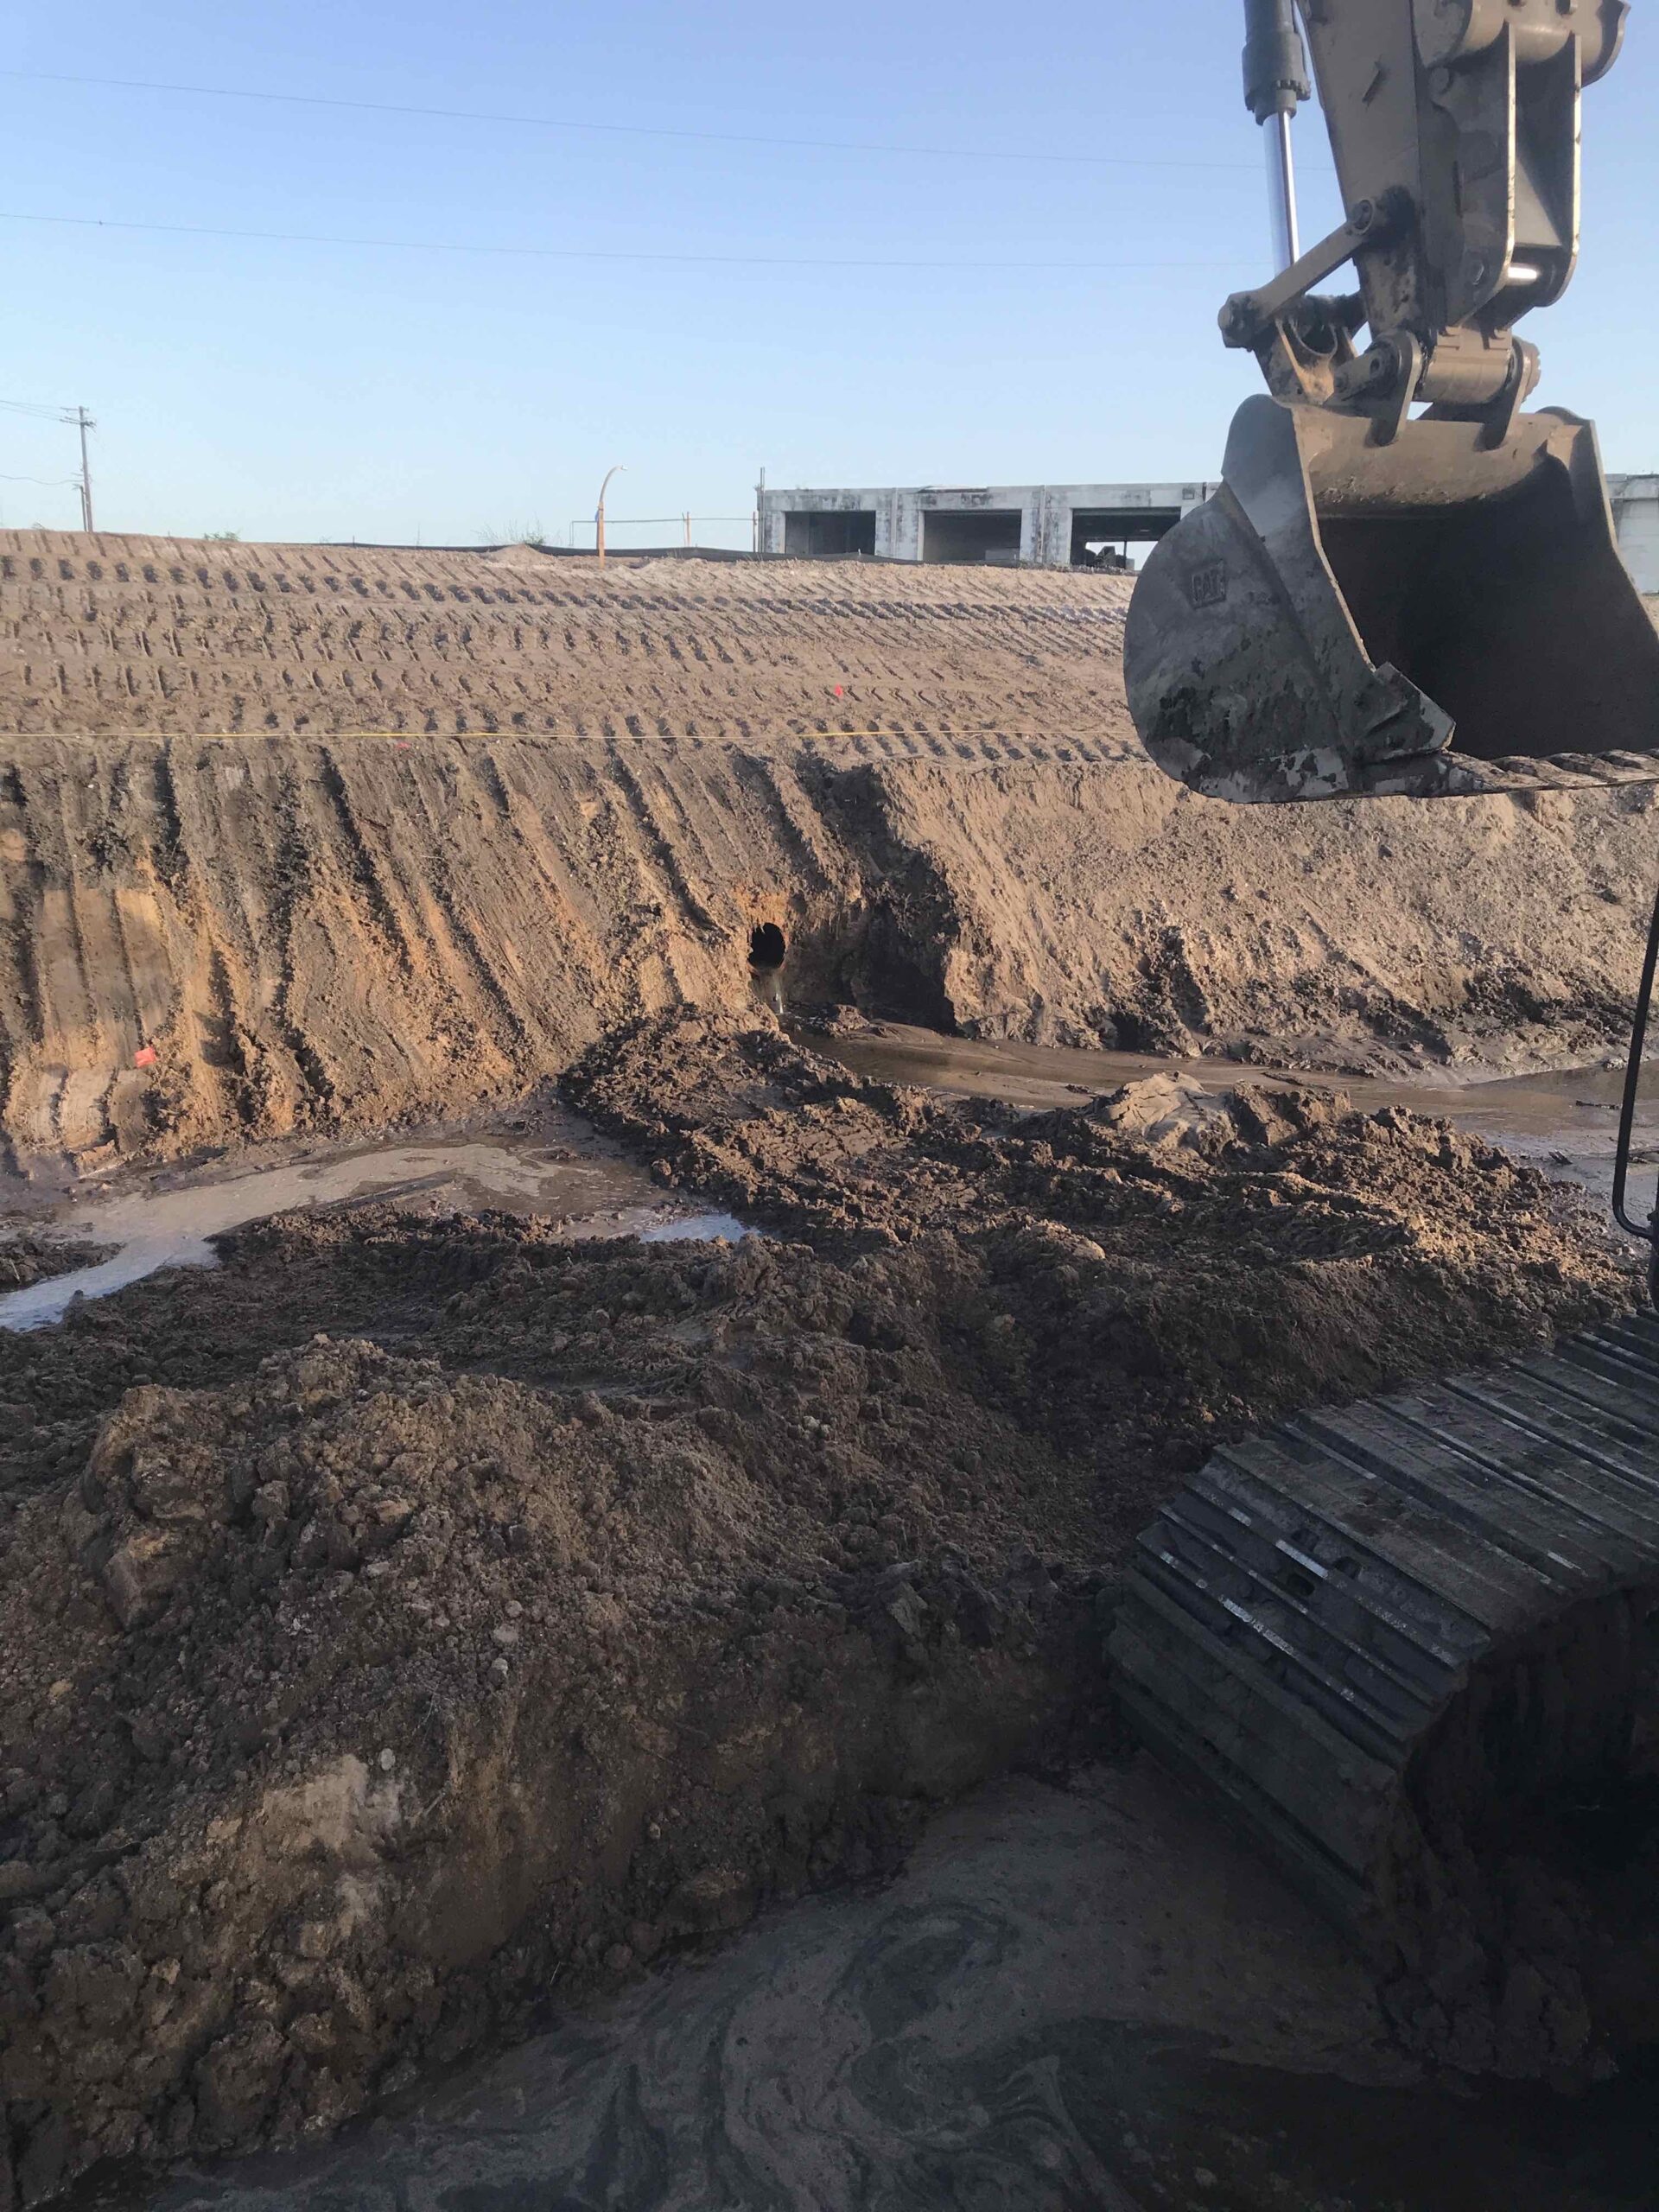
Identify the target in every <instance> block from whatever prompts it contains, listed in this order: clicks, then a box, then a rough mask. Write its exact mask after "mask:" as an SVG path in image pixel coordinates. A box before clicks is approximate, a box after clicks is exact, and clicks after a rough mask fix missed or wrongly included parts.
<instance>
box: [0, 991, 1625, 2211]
mask: <svg viewBox="0 0 1659 2212" xmlns="http://www.w3.org/2000/svg"><path fill="white" fill-rule="evenodd" d="M579 1088H580V1090H581V1092H582V1103H584V1104H585V1105H586V1106H587V1107H588V1109H589V1110H590V1111H593V1112H594V1113H595V1114H596V1115H598V1116H600V1117H601V1119H602V1120H605V1121H606V1122H607V1123H608V1125H609V1126H610V1127H611V1128H613V1129H615V1130H616V1131H618V1132H619V1133H620V1134H623V1135H625V1136H626V1139H627V1141H628V1142H629V1143H630V1144H631V1145H632V1147H635V1148H636V1149H637V1151H638V1152H639V1155H640V1156H641V1157H643V1158H644V1159H645V1160H649V1161H652V1162H654V1163H656V1165H657V1166H658V1173H659V1176H660V1177H661V1178H662V1179H664V1180H666V1181H671V1182H672V1183H674V1184H675V1185H676V1186H677V1187H678V1188H680V1189H682V1190H685V1191H692V1190H695V1191H696V1192H700V1193H701V1194H702V1195H704V1196H705V1197H707V1198H711V1199H718V1200H719V1201H721V1203H724V1204H728V1205H734V1207H735V1209H736V1211H739V1212H740V1213H741V1215H742V1217H744V1218H745V1219H752V1218H755V1217H757V1216H758V1217H760V1218H761V1219H763V1220H766V1221H769V1222H770V1223H771V1224H772V1228H773V1230H775V1231H779V1232H782V1234H780V1235H774V1236H772V1237H770V1238H766V1239H751V1240H749V1241H747V1242H746V1243H743V1244H742V1245H741V1246H737V1247H733V1246H729V1245H723V1244H699V1243H659V1244H651V1245H647V1244H644V1243H639V1242H638V1241H636V1240H622V1241H619V1242H616V1243H602V1244H601V1243H587V1244H571V1243H567V1242H564V1241H563V1240H562V1239H561V1238H560V1237H559V1236H557V1235H556V1234H555V1233H554V1231H553V1230H552V1228H551V1226H550V1224H538V1223H537V1222H535V1221H533V1220H531V1221H524V1220H518V1219H514V1218H511V1217H505V1216H492V1217H457V1218H452V1219H442V1220H432V1221H428V1220H413V1219H411V1218H410V1217H408V1216H406V1215H400V1214H398V1213H397V1212H395V1211H393V1210H391V1208H375V1207H370V1208H365V1209H363V1210H361V1211H353V1212H351V1213H348V1214H336V1215H327V1216H317V1217H287V1218H284V1219H278V1220H277V1221H274V1222H271V1223H269V1224H263V1225H260V1226H258V1227H256V1228H251V1229H249V1230H245V1231H242V1232H240V1233H238V1235H237V1236H235V1237H233V1238H231V1239H227V1240H226V1241H225V1242H224V1243H223V1244H222V1245H221V1248H220V1249H221V1258H222V1265H221V1267H220V1268H219V1270H218V1271H217V1272H216V1273H214V1274H212V1275H211V1276H208V1275H195V1276H188V1275H181V1276H178V1277H175V1278H172V1279H166V1278H159V1279H157V1280H156V1281H154V1282H152V1283H149V1284H145V1285H143V1286H139V1287H137V1289H135V1290H133V1291H131V1292H129V1293H126V1294H122V1295H120V1296H118V1297H117V1298H114V1299H112V1300H109V1301H106V1302H105V1303H104V1304H103V1305H101V1306H99V1307H96V1308H92V1309H89V1310H87V1311H86V1312H85V1313H77V1314H76V1315H75V1316H74V1317H73V1319H71V1320H70V1321H69V1322H68V1323H67V1324H66V1325H64V1326H63V1327H61V1328H60V1329H56V1330H53V1331H48V1332H43V1333H42V1335H41V1336H40V1337H38V1338H20V1339H17V1340H16V1342H15V1343H13V1344H9V1345H0V1399H3V1400H4V1401H5V1402H6V1403H7V1405H8V1408H9V1409H10V1417H9V1419H8V1421H7V1423H6V1427H5V1430H4V1440H3V1442H0V1458H3V1462H4V1466H5V1471H6V1473H7V1477H8V1485H7V1490H6V1497H7V1501H8V1503H7V1514H8V1517H7V1520H6V1522H5V1541H4V1544H3V1548H0V1631H3V1632H0V2052H3V2056H0V2100H3V2102H4V2105H5V2108H6V2126H7V2139H8V2141H9V2144H10V2154H11V2156H12V2158H13V2159H14V2162H15V2168H16V2179H17V2185H18V2188H19V2190H20V2191H21V2193H22V2196H23V2198H24V2199H25V2201H26V2202H43V2201H44V2200H45V2199H46V2197H47V2196H49V2195H50V2194H51V2193H52V2192H53V2191H54V2190H57V2189H58V2188H60V2186H61V2185H63V2184H64V2183H66V2182H67V2180H68V2179H69V2178H70V2177H73V2175H74V2174H75V2173H76V2172H77V2171H81V2170H84V2169H85V2168H86V2166H87V2165H88V2164H93V2163H95V2162H97V2161H98V2160H100V2159H104V2158H125V2157H134V2156H136V2157H137V2158H141V2159H145V2160H151V2161H157V2160H164V2159H166V2158H170V2157H175V2156H178V2155H182V2154H184V2153H187V2152H189V2153H193V2154H194V2153H208V2152H227V2151H232V2150H236V2149H241V2148H245V2147H249V2146H251V2145H255V2144H257V2143H264V2142H274V2141H283V2140H293V2139H298V2138H301V2137H303V2136H306V2135H308V2134H315V2133H325V2132H327V2130H329V2129H330V2128H332V2127H333V2126H335V2125H336V2124H337V2123H338V2122H339V2121H340V2120H342V2119H344V2118H345V2117H346V2116H347V2115H348V2114H350V2113H353V2112H355V2111H358V2110H359V2109H361V2108H362V2107H364V2106H365V2104H366V2103H368V2102H370V2101H372V2100H373V2099H375V2098H376V2097H378V2096H380V2095H383V2094H390V2093H391V2092H393V2091H395V2090H397V2089H398V2088H403V2087H406V2086H408V2085H409V2084H410V2082H413V2081H414V2080H416V2078H418V2077H419V2075H421V2073H422V2071H423V2069H428V2068H430V2067H432V2066H436V2065H442V2064H444V2063H448V2062H450V2061H452V2060H453V2059H454V2058H455V2057H456V2056H459V2055H460V2054H461V2052H463V2051H465V2050H468V2049H471V2048H474V2047H475V2046H477V2045H479V2044H481V2043H485V2042H487V2041H488V2040H490V2039H491V2038H493V2037H499V2036H502V2035H505V2034H511V2033H515V2032H517V2031H518V2030H520V2029H521V2028H522V2027H523V2026H524V2025H525V2024H526V2023H527V2022H528V2021H529V2020H530V2019H531V2018H532V2016H533V2014H534V2010H535V2007H536V2005H537V2003H538V2002H540V2001H542V2000H543V1999H545V1997H546V1996H547V1994H548V1993H549V1992H550V1990H554V1991H556V1993H558V1995H559V1997H560V1998H561V1999H563V1998H565V1997H567V1996H568V1997H580V1996H581V1995H582V1993H583V1992H585V1991H588V1990H591V1989H597V1988H601V1987H604V1986H609V1985H611V1984H613V1983H615V1982H617V1981H620V1980H624V1979H626V1977H627V1976H629V1975H631V1974H633V1973H635V1972H636V1971H638V1970H639V1968H640V1967H643V1966H644V1965H645V1964H646V1963H648V1962H649V1961H652V1960H654V1959H656V1958H658V1957H661V1956H663V1955H665V1954H666V1953H668V1952H670V1951H671V1950H672V1949H673V1948H675V1947H677V1946H680V1945H684V1944H687V1943H698V1942H706V1941H709V1940H712V1939H714V1938H715V1937H717V1936H720V1935H721V1933H722V1931H725V1930H728V1929H731V1928H732V1927H734V1926H735V1925H736V1924H738V1923H739V1922H741V1920H743V1919H744V1918H746V1917H747V1915H748V1914H749V1913H750V1912H751V1911H752V1910H753V1909H754V1907H755V1905H756V1904H758V1903H760V1901H762V1900H764V1899H765V1898H766V1897H772V1896H779V1895H784V1896H787V1895H791V1894H794V1893H796V1892H797V1891H799V1890H800V1889H802V1888H804V1887H810V1886H811V1885H815V1884H817V1883H819V1882H823V1881H827V1880H830V1879H834V1878H840V1877H841V1876H843V1875H844V1874H845V1873H847V1872H849V1871H850V1872H861V1871H871V1870H875V1869H880V1868H881V1867H884V1866H889V1865H891V1864H892V1863H893V1861H894V1859H895V1858H896V1857H897V1855H898V1854H899V1853H901V1851H902V1849H903V1847H904V1846H905V1843H906V1840H907V1839H908V1838H909V1837H910V1836H911V1835H912V1834H914V1832H915V1830H916V1828H917V1827H918V1825H919V1823H920V1822H921V1821H922V1820H923V1819H924V1818H925V1816H926V1815H927V1814H928V1812H929V1811H930V1810H931V1808H933V1807H935V1806H937V1805H938V1804H940V1803H942V1802H945V1801H946V1800H948V1799H949V1798H950V1797H951V1796H955V1795H957V1793H959V1792H960V1791H961V1790H962V1789H965V1788H966V1787H968V1786H969V1784H971V1783H974V1782H976V1781H977V1780H979V1779H980V1778H982V1777H984V1776H986V1775H988V1774H990V1773H993V1772H995V1771H997V1770H1001V1769H1005V1768H1007V1767H1008V1766H1009V1765H1012V1764H1019V1763H1020V1762H1026V1763H1033V1762H1034V1763H1038V1764H1044V1765H1047V1764H1061V1763H1064V1762H1065V1761H1066V1760H1067V1759H1068V1758H1071V1757H1072V1756H1074V1755H1075V1754H1076V1752H1077V1751H1078V1749H1079V1748H1080V1747H1082V1748H1096V1749H1097V1748H1098V1747H1099V1745H1100V1742H1101V1737H1102V1731H1103V1730H1104V1731H1106V1732H1107V1740H1108V1741H1111V1740H1115V1738H1113V1737H1112V1735H1111V1731H1112V1728H1113V1726H1114V1724H1113V1723H1111V1721H1110V1720H1109V1718H1108V1717H1107V1715H1108V1701H1107V1699H1106V1696H1105V1684H1104V1662H1103V1635H1104V1631H1105V1628H1106V1626H1107V1624H1108V1618H1109V1611H1110V1607H1111V1602H1112V1590H1113V1586H1114V1573H1115V1568H1116V1562H1117V1561H1119V1560H1121V1559H1122V1556H1123V1554H1124V1550H1125V1548H1126V1547H1127V1545H1128V1542H1129V1541H1131V1540H1132V1538H1133V1536H1134V1534H1135V1531H1136V1530H1137V1529H1139V1528H1140V1527H1141V1525H1142V1524H1143V1523H1144V1522H1145V1520H1146V1519H1147V1517H1148V1516H1149V1512H1150V1510H1151V1508H1152V1506H1153V1505H1154V1503H1157V1502H1158V1501H1160V1499H1161V1498H1162V1497H1166V1496H1167V1495H1168V1494H1169V1492H1170V1491H1172V1490H1173V1488H1175V1487H1176V1486H1178V1485H1179V1482H1180V1480H1181V1479H1182V1477H1183V1475H1184V1473H1185V1471H1186V1470H1187V1469H1188V1468H1190V1467H1191V1466H1192V1465H1195V1464H1196V1463H1197V1461H1198V1459H1200V1458H1201V1457H1202V1456H1203V1454H1204V1452H1205V1451H1206V1450H1207V1448H1208V1446H1209V1445H1210V1443H1211V1441H1212V1440H1214V1439H1215V1438H1216V1437H1217V1436H1218V1435H1221V1434H1226V1433H1236V1431H1237V1430H1239V1429H1241V1428H1242V1427H1248V1426H1250V1425H1253V1424H1254V1423H1255V1422H1258V1421H1262V1420H1264V1419H1267V1418H1270V1417H1271V1416H1272V1415H1274V1414H1276V1413H1278V1412H1280V1411H1282V1410H1284V1409H1285V1408H1287V1406H1288V1405H1290V1404H1293V1403H1298V1402H1307V1401H1309V1400H1311V1399H1313V1398H1315V1397H1329V1396H1332V1395H1344V1394H1346V1395H1354V1394H1356V1393H1357V1392H1359V1391H1362V1390H1365V1389H1373V1388H1376V1387H1377V1386H1378V1385H1379V1383H1383V1382H1386V1381H1388V1380H1391V1379H1394V1378H1395V1377H1396V1376H1399V1375H1400V1374H1402V1373H1405V1372H1410V1371H1418V1370H1428V1369H1433V1368H1435V1367H1445V1366H1448V1365H1451V1364H1453V1363H1464V1362H1466V1361H1467V1360H1469V1359H1470V1358H1471V1357H1477V1356H1478V1355H1479V1354H1480V1353H1481V1352H1483V1351H1487V1350H1489V1349H1491V1348H1493V1347H1495V1346H1501V1345H1504V1344H1512V1343H1514V1344H1518V1343H1524V1342H1530V1341H1533V1340H1535V1338H1537V1337H1538V1336H1539V1335H1541V1334H1542V1333H1546V1332H1548V1330H1549V1329H1550V1328H1551V1327H1553V1326H1567V1325H1576V1324H1577V1323H1578V1322H1579V1321H1580V1320H1581V1319H1585V1318H1586V1317H1587V1316H1589V1315H1590V1314H1592V1313H1598V1312H1605V1311H1611V1310H1614V1309H1615V1308H1616V1307H1617V1306H1618V1305H1619V1304H1620V1303H1621V1302H1622V1301H1623V1300H1624V1299H1625V1297H1626V1295H1627V1282H1628V1278H1627V1274H1626V1272H1625V1271H1624V1267H1623V1263H1622V1262H1620V1261H1619V1260H1618V1257H1617V1256H1616V1255H1614V1254H1613V1253H1612V1252H1611V1249H1609V1247H1608V1246H1607V1244H1606V1243H1605V1239H1602V1238H1601V1237H1599V1236H1598V1235H1596V1234H1594V1233H1592V1230H1591V1229H1590V1228H1589V1226H1588V1225H1587V1224H1586V1220H1585V1219H1584V1218H1583V1217H1581V1216H1580V1215H1578V1214H1575V1213H1573V1211H1571V1210H1570V1209H1567V1208H1565V1207H1564V1206H1563V1205H1562V1204H1561V1202H1560V1198H1559V1196H1558V1194H1557V1193H1555V1192H1554V1191H1552V1189H1551V1187H1550V1186H1549V1185H1548V1184H1546V1183H1545V1182H1544V1181H1543V1180H1542V1179H1541V1177H1539V1176H1537V1175H1536V1174H1535V1173H1531V1172H1529V1171H1525V1170H1518V1169H1516V1168H1515V1167H1514V1166H1512V1165H1511V1164H1510V1162H1508V1161H1507V1160H1504V1159H1503V1155H1502V1154H1497V1153H1496V1152H1494V1151H1492V1150H1491V1148H1490V1147H1480V1146H1478V1145H1473V1144H1471V1143H1469V1142H1468V1141H1465V1140H1463V1139H1461V1138H1459V1137H1458V1136H1457V1135H1456V1133H1455V1132H1452V1131H1450V1130H1447V1129H1446V1128H1443V1127H1441V1126H1440V1125H1436V1124H1433V1123H1426V1122H1420V1121H1417V1120H1415V1119H1414V1118H1413V1117H1412V1116H1408V1115H1402V1114H1398V1113H1394V1114H1389V1113H1383V1114H1381V1115H1377V1116H1362V1115H1356V1114H1354V1113H1352V1112H1351V1111H1350V1110H1349V1109H1346V1108H1345V1107H1344V1106H1343V1105H1341V1104H1340V1103H1334V1104H1333V1103H1330V1102H1325V1103H1319V1102H1313V1101H1310V1100H1308V1099H1306V1098H1305V1097H1301V1096H1300V1095H1298V1094H1295V1093H1292V1092H1283V1093H1281V1092H1275V1091H1270V1090H1266V1089H1246V1090H1239V1091H1237V1092H1236V1093H1234V1094H1232V1095H1231V1096H1229V1097H1226V1098H1224V1099H1223V1100H1221V1101H1216V1100H1207V1101H1203V1102H1199V1101H1198V1100H1195V1099H1194V1098H1192V1097H1189V1096H1186V1095H1185V1091H1184V1090H1183V1089H1182V1087H1181V1086H1180V1085H1179V1084H1174V1083H1168V1082H1166V1083H1165V1084H1161V1085H1153V1086H1147V1085H1141V1086H1131V1087H1130V1088H1129V1089H1128V1090H1126V1091H1124V1092H1121V1093H1118V1094H1115V1095H1113V1096H1107V1097H1103V1098H1100V1099H1094V1100H1090V1101H1087V1102H1085V1103H1083V1104H1081V1105H1080V1106H1079V1107H1078V1108H1077V1109H1076V1110H1075V1111H1072V1110H1070V1109H1065V1110H1061V1111H1059V1112H1056V1113H1050V1114H1042V1115H1037V1116H1020V1115H1019V1114H1018V1113H1016V1112H1014V1110H1013V1109H1002V1108H996V1107H992V1106H988V1105H986V1104H985V1103H979V1104H976V1105H969V1106H950V1105H947V1104H945V1103H942V1102H938V1101H936V1100H930V1099H927V1098H925V1097H924V1096H921V1095H920V1094H917V1093H912V1092H906V1091H903V1090H893V1089H892V1088H890V1087H888V1086H885V1085H882V1084H870V1083H865V1082H862V1081H861V1080H860V1079H859V1078H857V1077H851V1076H849V1075H848V1074H847V1073H846V1072H845V1071H842V1070H841V1069H839V1068H835V1067H831V1066H830V1065H829V1064H827V1063H824V1062H820V1061H817V1060H815V1059H813V1058H810V1056H808V1055H805V1054H804V1053H802V1052H799V1051H798V1050H797V1049H796V1048H795V1047H794V1046H791V1045H790V1044H789V1042H788V1040H787V1039H785V1038H784V1037H783V1036H782V1034H781V1033H780V1032H779V1031H778V1030H777V1029H776V1027H773V1026H772V1025H769V1024H767V1023H765V1022H760V1023H758V1024H757V1023H747V1024H745V1023H739V1022H730V1023H726V1024H721V1023H714V1024H709V1023H706V1022H705V1023H689V1022H677V1023H669V1024H663V1025H658V1026H656V1027H648V1028H644V1029H641V1030H640V1031H639V1032H637V1033H634V1034H633V1035H632V1036H631V1037H629V1038H627V1039H623V1040H622V1041H621V1042H620V1044H618V1045H617V1046H614V1047H613V1048H612V1049H611V1050H610V1051H608V1052H607V1053H605V1054H603V1055H596V1056H595V1057H594V1059H593V1061H592V1062H591V1063H590V1064H589V1065H588V1068H587V1069H586V1070H585V1071H584V1072H583V1076H582V1082H581V1084H580V1086H579ZM791 1239H792V1240H798V1241H791ZM318 1331H321V1332H324V1333H323V1334H322V1335H321V1337H319V1336H318V1335H316V1334H315V1332H318Z"/></svg>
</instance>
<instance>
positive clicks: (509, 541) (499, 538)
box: [479, 522, 547, 550]
mask: <svg viewBox="0 0 1659 2212" xmlns="http://www.w3.org/2000/svg"><path fill="white" fill-rule="evenodd" d="M479 543H480V545H534V546H536V547H537V549H538V550H539V549H540V548H541V547H542V546H543V545H545V544H546V543H547V532H546V531H544V530H543V528H542V525H541V524H540V523H538V522H510V523H509V524H507V525H506V527H505V530H484V531H480V533H479Z"/></svg>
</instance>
